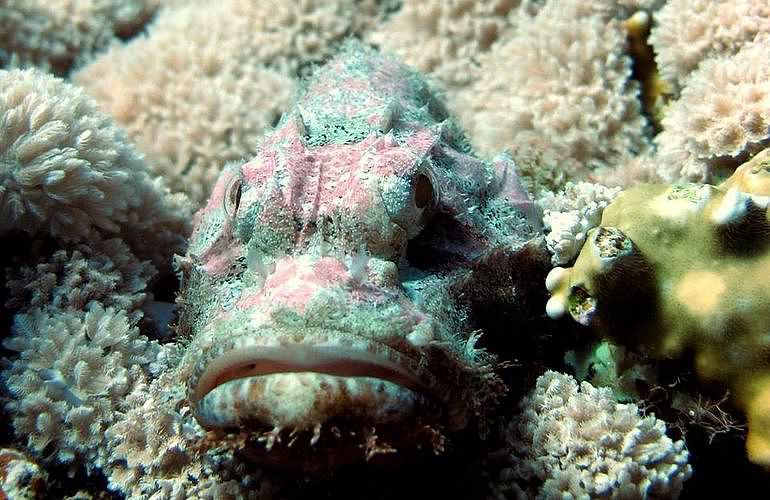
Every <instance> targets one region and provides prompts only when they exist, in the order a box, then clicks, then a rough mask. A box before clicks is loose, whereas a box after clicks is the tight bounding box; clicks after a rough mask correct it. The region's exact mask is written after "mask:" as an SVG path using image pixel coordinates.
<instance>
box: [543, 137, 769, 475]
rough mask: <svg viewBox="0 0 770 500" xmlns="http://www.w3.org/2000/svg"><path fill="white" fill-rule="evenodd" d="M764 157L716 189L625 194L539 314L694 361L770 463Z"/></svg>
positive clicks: (756, 453)
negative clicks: (729, 401)
mask: <svg viewBox="0 0 770 500" xmlns="http://www.w3.org/2000/svg"><path fill="white" fill-rule="evenodd" d="M769 249H770V149H766V150H764V151H763V152H762V153H759V154H758V155H757V156H755V157H754V158H753V159H751V160H750V161H749V162H747V163H745V164H744V165H742V166H741V167H739V168H738V169H737V170H736V171H735V173H734V174H733V176H732V177H731V178H730V179H729V180H728V181H726V182H725V183H724V184H723V185H721V186H719V187H715V186H711V185H702V184H674V185H672V186H666V185H642V186H639V187H637V188H634V189H630V190H627V191H624V192H622V193H621V194H619V195H618V197H617V198H616V199H615V200H614V201H613V202H612V203H611V204H610V205H609V206H608V207H607V208H606V209H605V210H604V214H603V216H602V223H601V226H599V227H598V228H596V229H593V230H592V231H591V232H589V233H588V237H587V241H586V244H585V245H584V247H583V249H582V251H581V252H580V255H579V256H578V258H577V260H576V261H575V265H574V266H573V267H572V268H568V269H564V268H560V267H557V268H555V269H554V270H552V271H551V273H550V274H549V275H548V279H547V281H546V286H547V287H548V289H549V290H550V291H551V292H552V293H553V296H552V297H551V299H550V300H549V301H548V304H547V312H548V314H549V315H550V316H551V317H554V318H556V317H560V316H563V315H567V314H569V315H570V316H572V317H573V318H574V319H575V320H576V321H578V322H579V323H582V324H584V325H591V326H595V327H597V328H598V329H599V330H600V331H601V333H602V334H604V335H606V336H608V337H611V338H614V339H616V340H617V341H619V342H621V343H624V344H626V345H632V346H634V347H636V348H639V349H643V350H644V351H645V352H648V353H649V354H651V355H654V356H657V357H661V358H673V357H676V356H681V355H683V354H684V353H685V352H688V351H692V352H693V353H694V363H695V369H696V371H697V372H698V374H699V375H700V376H701V377H703V378H705V379H708V380H718V381H721V382H723V383H725V384H727V385H729V387H730V389H731V392H732V393H733V394H734V395H735V397H736V402H737V403H738V404H739V405H740V406H742V407H743V408H744V409H745V410H746V413H747V415H748V425H749V435H748V438H747V449H748V454H749V458H750V459H751V460H753V461H754V462H757V463H761V464H765V465H767V464H770V422H769V421H768V417H767V415H768V411H767V409H768V407H770V404H769V403H768V401H770V389H768V387H770V382H769V381H770V365H769V364H768V361H767V356H766V353H767V352H768V348H769V343H768V335H767V332H768V325H769V324H770V282H768V280H767V270H768V269H770V250H769Z"/></svg>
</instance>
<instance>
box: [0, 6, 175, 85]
mask: <svg viewBox="0 0 770 500" xmlns="http://www.w3.org/2000/svg"><path fill="white" fill-rule="evenodd" d="M159 3H160V1H159V0H5V1H3V2H2V4H0V5H1V7H0V67H2V66H4V65H8V64H12V65H18V66H22V67H26V66H30V65H34V66H37V67H40V68H42V69H51V70H53V71H55V72H57V73H58V74H63V73H65V72H66V71H67V70H68V69H69V68H70V67H71V66H72V65H75V66H77V65H78V64H82V63H83V62H84V61H86V60H88V59H89V58H90V57H92V56H93V54H94V53H95V52H96V51H98V50H100V49H104V48H106V47H107V46H108V45H109V44H110V43H111V42H114V41H116V40H117V36H118V35H128V34H131V33H132V32H134V31H136V30H137V29H139V27H140V26H141V25H142V24H143V23H144V22H145V21H146V20H147V19H148V18H149V17H150V16H151V15H152V13H153V11H154V10H155V9H156V8H157V6H158V4H159Z"/></svg>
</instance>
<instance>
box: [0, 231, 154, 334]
mask: <svg viewBox="0 0 770 500" xmlns="http://www.w3.org/2000/svg"><path fill="white" fill-rule="evenodd" d="M6 274H7V278H6V286H7V287H8V289H9V294H10V300H9V301H8V303H7V304H6V305H7V306H10V307H13V308H24V309H34V308H41V309H42V308H47V307H52V308H56V309H71V310H75V311H82V310H85V309H86V308H87V307H88V306H90V305H91V304H92V302H97V303H99V304H101V305H103V306H104V307H114V308H116V309H118V310H124V311H131V315H132V317H133V318H134V319H138V318H136V314H138V308H139V306H140V305H141V303H142V302H143V301H144V300H145V298H146V297H147V288H148V287H147V285H148V282H149V281H150V280H151V279H152V278H153V277H154V276H155V274H156V271H155V268H154V267H153V266H152V265H151V264H150V263H149V262H146V261H145V262H139V261H137V260H136V258H135V257H134V256H133V255H132V254H131V252H130V250H129V249H128V247H127V246H126V244H125V243H123V241H122V240H120V239H117V238H114V239H111V240H107V241H95V242H93V243H92V244H91V245H90V246H88V245H84V244H80V245H77V246H76V247H75V249H74V250H58V251H56V252H55V253H54V254H53V255H52V256H51V257H50V258H49V259H47V260H44V261H42V262H40V263H38V264H36V265H35V266H34V267H31V266H29V265H25V266H22V267H20V268H9V269H8V270H7V271H6Z"/></svg>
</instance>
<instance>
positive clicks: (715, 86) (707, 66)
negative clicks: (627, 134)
mask: <svg viewBox="0 0 770 500" xmlns="http://www.w3.org/2000/svg"><path fill="white" fill-rule="evenodd" d="M768 50H770V35H765V36H760V37H757V38H756V39H755V40H754V41H753V42H752V43H749V44H746V45H744V46H743V47H742V48H741V49H740V50H739V51H737V53H735V54H727V55H722V56H718V57H714V58H712V59H707V60H705V61H703V62H702V63H701V64H700V66H699V67H698V69H697V70H696V71H695V72H694V73H693V74H692V75H691V76H690V77H689V78H688V79H687V85H686V86H685V87H684V89H682V93H681V97H680V98H679V99H678V100H676V101H675V102H673V103H671V104H670V106H669V108H668V109H667V111H666V113H665V116H664V118H663V121H662V123H663V131H662V132H661V133H660V134H659V135H658V136H657V137H656V138H655V143H656V145H657V147H658V152H657V157H658V159H659V161H658V162H657V163H658V172H659V174H660V175H661V176H662V177H663V178H664V179H666V180H667V181H669V182H670V181H674V180H688V181H697V182H713V181H715V180H719V177H720V176H726V175H729V173H730V172H731V170H732V169H734V168H735V167H736V166H738V165H740V164H741V163H742V162H743V161H745V160H747V159H748V158H749V157H750V156H751V155H752V154H754V153H756V152H758V151H760V150H762V149H764V148H765V147H767V145H768V143H769V142H768V141H769V140H770V83H768V82H770V66H769V65H768V64H767V63H766V60H767V52H768Z"/></svg>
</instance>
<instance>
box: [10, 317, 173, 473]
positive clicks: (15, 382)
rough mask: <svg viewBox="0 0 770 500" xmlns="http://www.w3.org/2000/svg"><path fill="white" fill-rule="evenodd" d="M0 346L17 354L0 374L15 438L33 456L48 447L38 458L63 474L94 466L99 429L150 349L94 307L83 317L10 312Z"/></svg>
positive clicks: (123, 321)
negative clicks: (65, 469) (61, 467)
mask: <svg viewBox="0 0 770 500" xmlns="http://www.w3.org/2000/svg"><path fill="white" fill-rule="evenodd" d="M3 347H5V348H6V349H9V350H11V351H15V352H17V353H19V356H18V357H17V358H16V359H13V360H9V361H7V362H6V365H7V368H6V369H5V370H4V371H2V372H1V373H0V380H2V382H3V383H4V385H5V386H6V387H7V390H8V391H9V392H10V395H11V396H12V399H10V400H8V401H7V402H6V404H5V406H6V410H7V411H8V412H9V413H11V414H12V415H13V427H14V430H15V432H16V434H17V435H18V436H20V437H23V438H26V440H27V447H28V449H29V450H31V451H32V452H34V453H36V454H38V455H42V454H43V452H44V450H47V449H48V446H49V445H52V449H53V450H55V453H54V454H53V455H52V456H46V457H45V458H46V459H47V460H50V459H56V460H58V461H59V462H61V463H64V464H69V465H70V467H71V469H70V470H71V472H74V471H75V469H76V467H78V466H80V465H84V466H86V467H87V468H88V469H90V468H91V467H99V466H101V465H102V463H103V460H104V453H105V450H104V447H103V438H104V431H105V430H106V428H107V427H108V426H109V425H110V424H111V423H112V422H114V421H115V419H116V418H117V417H118V415H119V414H120V413H119V412H120V411H121V409H123V407H124V406H125V401H124V400H125V397H126V395H128V394H129V393H130V392H131V390H133V389H134V388H135V387H136V386H137V385H138V384H143V383H144V381H145V377H146V374H147V373H146V367H147V366H148V365H149V364H150V362H151V361H152V360H153V359H154V357H155V355H156V353H157V351H158V346H157V344H155V343H153V342H149V341H148V340H147V339H146V338H144V337H142V336H141V335H140V334H139V332H138V330H137V328H136V327H135V326H133V325H131V323H130V322H129V320H128V316H127V315H126V313H125V312H124V311H116V310H115V309H112V308H106V309H105V308H103V307H101V305H99V304H98V303H94V304H92V306H91V307H90V308H89V310H88V311H71V310H70V311H63V310H58V309H51V310H49V311H43V310H40V309H34V310H32V311H30V312H28V313H24V314H18V315H17V316H16V317H15V321H14V326H13V329H12V334H11V336H10V337H8V338H7V339H5V340H4V341H3Z"/></svg>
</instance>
